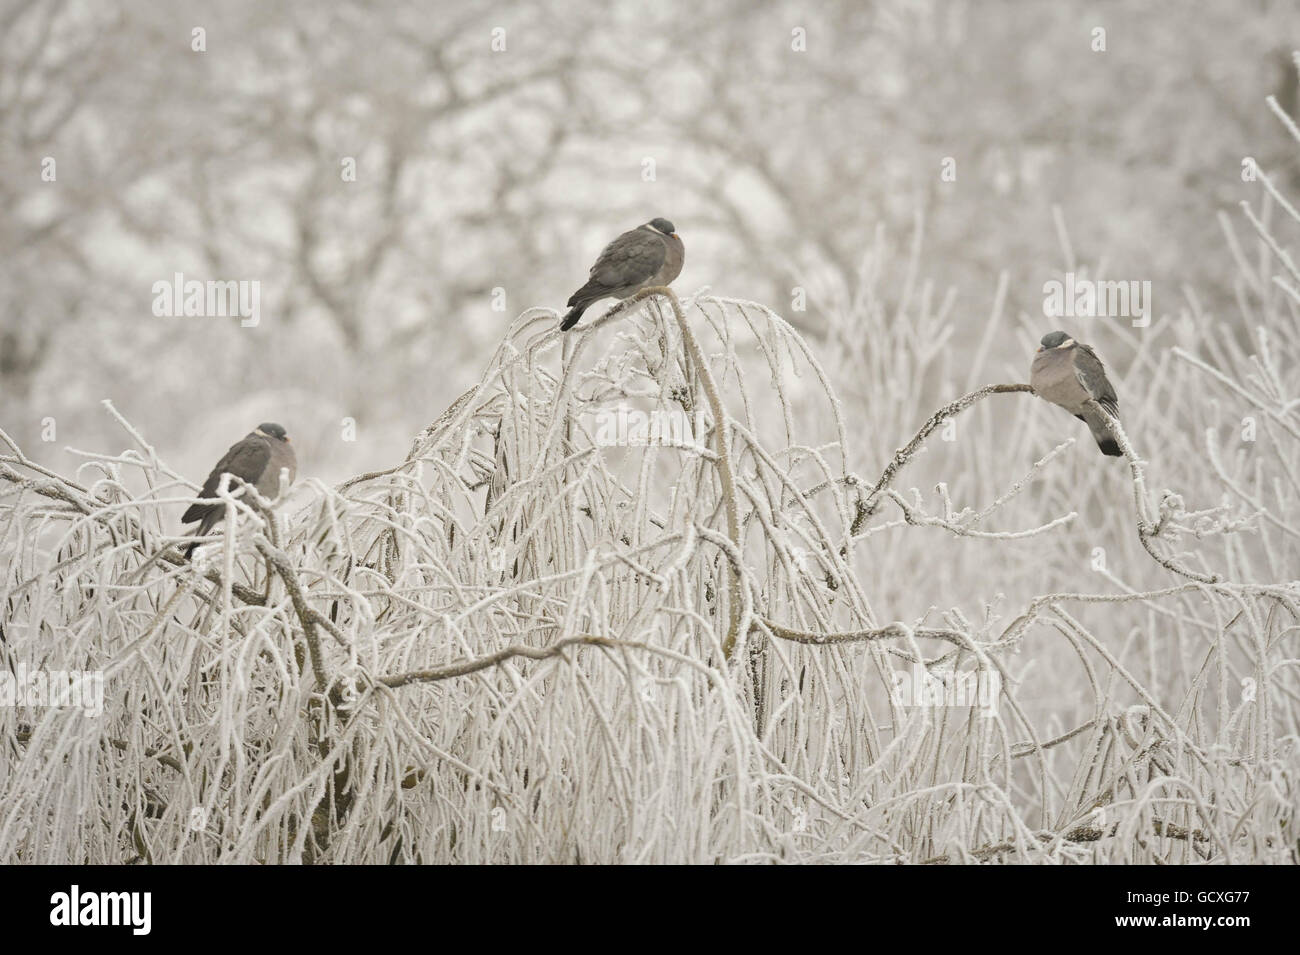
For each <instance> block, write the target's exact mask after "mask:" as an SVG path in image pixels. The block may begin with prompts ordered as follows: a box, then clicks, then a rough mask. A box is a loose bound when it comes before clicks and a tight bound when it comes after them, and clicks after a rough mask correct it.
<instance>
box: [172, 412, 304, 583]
mask: <svg viewBox="0 0 1300 955" xmlns="http://www.w3.org/2000/svg"><path fill="white" fill-rule="evenodd" d="M284 468H287V469H288V471H289V482H288V483H290V484H292V483H293V479H294V476H295V475H296V474H297V472H298V458H297V455H295V454H294V453H293V447H292V446H291V445H290V444H289V436H288V435H287V434H285V433H284V428H282V427H280V425H278V424H273V423H271V422H266V423H265V424H259V425H258V426H257V428H256V429H254V430H253V431H250V432H249V433H248V435H247V436H246V437H245V438H244V439H243V440H241V441H239V442H238V443H237V444H235V445H234V446H233V447H232V448H231V449H230V450H229V451H227V452H226V455H225V457H223V458H222V459H221V460H220V461H218V462H217V466H216V467H215V468H213V469H212V473H211V474H209V475H208V479H207V480H206V481H204V482H203V490H202V491H200V492H199V497H201V498H204V497H216V496H217V488H218V487H219V486H220V484H221V475H223V474H230V475H233V476H234V477H237V478H239V479H240V480H241V481H243V482H244V483H245V484H251V485H253V487H255V488H257V493H259V494H261V495H262V496H263V497H267V498H272V499H273V498H275V497H276V496H277V495H279V493H280V471H281V470H282V469H284ZM229 487H230V489H231V490H232V491H235V492H236V493H235V496H236V497H238V496H239V494H241V493H242V491H239V490H238V482H236V481H233V480H232V481H230V483H229ZM225 515H226V505H225V504H224V503H217V504H199V503H197V502H196V503H194V504H191V505H190V506H189V509H188V510H186V512H185V513H184V514H182V515H181V523H182V524H192V523H194V522H195V521H200V522H201V523H200V524H199V527H198V530H197V531H195V534H194V536H196V537H203V536H204V535H205V534H207V533H208V532H209V531H211V530H212V528H213V527H215V526H216V524H217V522H218V521H220V520H221V519H222V518H223V517H225ZM197 546H198V542H197V541H195V542H194V543H191V544H190V545H189V546H188V547H186V548H185V556H186V557H189V556H190V555H191V554H192V553H193V552H194V548H195V547H197Z"/></svg>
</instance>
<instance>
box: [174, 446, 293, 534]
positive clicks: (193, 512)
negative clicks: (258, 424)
mask: <svg viewBox="0 0 1300 955" xmlns="http://www.w3.org/2000/svg"><path fill="white" fill-rule="evenodd" d="M270 459H271V448H270V446H269V445H268V444H267V443H266V441H265V440H264V439H262V438H258V437H256V436H249V437H247V438H244V440H242V441H240V442H238V443H237V444H235V445H234V446H233V447H232V448H231V449H230V450H229V451H227V452H226V454H225V457H223V458H222V459H221V460H220V461H218V462H217V466H216V467H215V468H213V469H212V473H211V474H209V475H208V479H207V480H206V481H204V482H203V490H201V491H199V497H201V498H202V497H216V496H217V487H218V486H219V485H220V484H221V475H223V474H233V475H234V476H235V477H237V478H239V479H240V480H241V481H243V482H244V483H246V484H254V485H255V484H257V480H258V478H260V477H261V476H262V472H263V471H265V470H266V463H267V461H269V460H270ZM212 507H213V505H211V504H197V503H195V504H191V505H190V506H189V508H188V509H187V510H186V511H185V513H184V514H182V515H181V523H182V524H191V523H193V522H194V521H197V520H200V519H201V518H202V517H203V516H204V515H205V514H206V513H207V512H208V511H209V510H211V508H212Z"/></svg>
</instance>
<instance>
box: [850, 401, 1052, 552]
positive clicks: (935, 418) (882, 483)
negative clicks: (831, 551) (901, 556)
mask: <svg viewBox="0 0 1300 955" xmlns="http://www.w3.org/2000/svg"><path fill="white" fill-rule="evenodd" d="M1033 391H1034V389H1033V388H1032V387H1030V386H1029V385H985V386H984V387H983V388H977V389H976V390H975V391H972V392H971V393H970V394H967V395H962V397H960V398H958V399H957V400H956V401H952V402H949V403H948V404H946V405H944V406H943V407H942V408H940V409H939V410H938V411H936V412H935V413H934V414H932V415H931V416H930V418H929V420H927V421H926V422H925V424H923V425H922V426H921V430H920V431H918V432H917V433H916V435H915V437H913V438H912V440H911V441H909V442H907V444H906V445H904V446H903V447H902V448H899V449H898V450H897V451H895V452H894V457H893V459H892V460H891V461H890V462H889V464H888V465H886V466H885V470H884V471H883V472H881V475H880V479H879V480H878V481H876V483H875V485H873V486H872V488H871V490H870V491H868V492H867V495H866V497H865V498H862V497H860V498H859V499H858V511H857V514H855V515H854V517H853V523H852V524H851V525H850V526H849V536H851V537H856V536H857V535H858V534H859V533H860V532H861V531H862V526H863V525H864V524H865V523H866V522H867V521H868V520H869V519H870V518H871V516H872V515H873V514H875V512H876V511H877V509H879V507H880V503H881V500H882V499H883V496H884V492H885V490H886V489H887V488H889V487H890V486H891V485H892V484H893V483H894V479H895V478H896V477H897V476H898V472H899V471H901V470H902V469H903V466H904V465H906V464H907V462H908V461H910V460H911V459H912V458H913V457H915V455H916V453H917V452H918V451H919V450H921V445H923V444H924V443H925V439H926V438H928V437H929V436H930V435H931V434H933V433H934V431H935V429H936V428H938V427H939V425H941V424H943V423H944V421H945V420H947V419H948V418H951V417H953V416H954V415H957V414H960V413H961V412H963V411H965V410H966V409H967V408H969V407H970V406H971V405H973V404H975V403H976V402H977V401H980V400H981V399H983V398H987V397H988V396H989V395H1009V394H1016V393H1019V392H1029V393H1030V394H1033Z"/></svg>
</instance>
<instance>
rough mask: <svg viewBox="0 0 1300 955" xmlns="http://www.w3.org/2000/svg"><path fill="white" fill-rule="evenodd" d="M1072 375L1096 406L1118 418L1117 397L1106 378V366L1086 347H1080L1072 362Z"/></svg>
mask: <svg viewBox="0 0 1300 955" xmlns="http://www.w3.org/2000/svg"><path fill="white" fill-rule="evenodd" d="M1074 373H1075V375H1077V376H1078V378H1079V384H1081V385H1083V387H1084V388H1085V389H1086V390H1087V392H1088V394H1090V395H1092V396H1093V397H1094V398H1095V399H1097V404H1099V405H1101V406H1102V408H1104V409H1105V410H1106V413H1107V414H1109V415H1110V416H1111V417H1113V418H1118V417H1119V396H1118V395H1116V394H1115V388H1114V386H1113V385H1111V383H1110V379H1109V378H1107V377H1106V366H1105V365H1103V364H1102V363H1101V359H1100V358H1098V357H1097V353H1096V352H1095V351H1093V350H1092V349H1091V348H1089V347H1088V346H1087V345H1080V346H1079V351H1078V356H1077V357H1076V358H1075V362H1074Z"/></svg>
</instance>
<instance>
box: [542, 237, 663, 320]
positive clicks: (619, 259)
mask: <svg viewBox="0 0 1300 955" xmlns="http://www.w3.org/2000/svg"><path fill="white" fill-rule="evenodd" d="M685 259H686V249H685V247H684V246H683V245H682V240H681V239H679V238H678V237H677V232H676V231H675V230H674V228H673V224H672V223H671V222H669V221H668V220H667V219H651V220H650V221H649V222H647V223H646V224H645V225H641V226H637V227H636V228H635V229H633V230H632V231H631V232H624V233H623V234H622V235H620V236H619V237H618V238H617V239H615V240H614V241H613V242H611V243H610V244H609V245H607V246H605V251H604V252H602V253H600V258H598V259H597V260H596V264H595V265H593V266H592V267H591V278H590V279H588V281H587V284H586V285H584V286H583V287H582V288H580V289H578V291H576V292H574V293H573V295H572V296H570V297H569V303H568V304H569V305H570V306H571V307H570V309H569V314H567V315H565V316H564V321H562V322H560V330H561V331H567V330H568V329H570V328H572V327H573V326H574V325H576V324H578V319H580V318H582V313H583V312H585V311H586V310H587V309H588V308H590V307H591V306H592V305H594V304H595V303H596V302H599V301H600V300H601V299H602V298H628V297H629V296H631V295H634V294H636V293H637V292H638V291H640V290H641V289H643V288H650V287H652V286H656V285H667V284H669V283H670V282H671V281H672V280H673V279H675V278H677V276H678V275H680V274H681V271H682V262H683V261H685Z"/></svg>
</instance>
